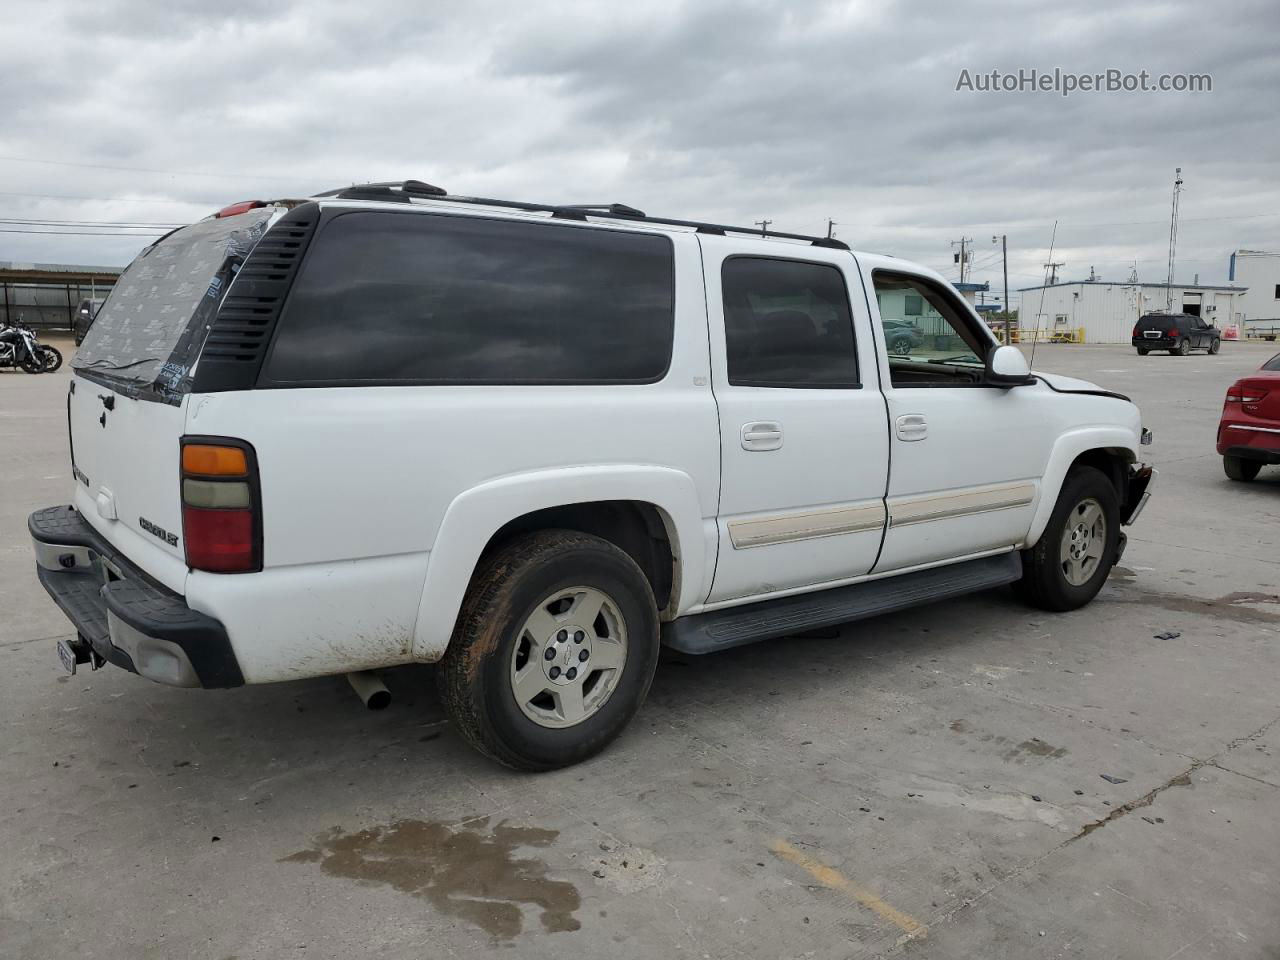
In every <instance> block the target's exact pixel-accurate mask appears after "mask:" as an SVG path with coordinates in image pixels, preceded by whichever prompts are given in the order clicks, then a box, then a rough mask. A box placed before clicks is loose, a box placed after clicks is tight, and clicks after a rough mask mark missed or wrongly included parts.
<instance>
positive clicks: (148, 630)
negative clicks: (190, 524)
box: [27, 506, 244, 688]
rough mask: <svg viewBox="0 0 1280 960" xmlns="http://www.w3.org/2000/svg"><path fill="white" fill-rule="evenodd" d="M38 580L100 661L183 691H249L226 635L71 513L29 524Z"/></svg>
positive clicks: (54, 511) (49, 514) (56, 511)
mask: <svg viewBox="0 0 1280 960" xmlns="http://www.w3.org/2000/svg"><path fill="white" fill-rule="evenodd" d="M27 530H28V531H29V532H30V534H31V545H32V548H33V549H34V551H35V555H36V573H37V575H38V576H39V578H40V583H41V585H42V586H43V587H44V588H45V590H47V591H48V593H49V596H50V597H52V598H53V601H54V603H56V604H57V605H58V606H59V607H60V608H61V609H62V612H63V613H65V614H66V615H67V618H68V619H69V620H70V621H71V623H72V624H73V625H74V626H75V628H76V632H77V633H78V634H79V635H80V637H81V638H82V640H83V642H84V643H86V644H88V645H89V647H91V648H92V650H93V652H94V653H95V654H96V655H97V656H98V657H100V658H102V659H103V660H106V661H108V662H109V663H113V664H115V665H116V666H118V667H123V668H124V669H126V670H129V671H131V672H133V673H137V674H139V675H141V676H144V677H147V678H148V679H151V680H155V681H157V682H159V683H166V684H169V685H171V686H178V687H207V688H213V687H238V686H241V685H242V684H243V683H244V676H243V674H242V673H241V671H240V665H239V663H238V662H237V661H236V657H235V653H234V652H233V651H232V648H231V642H230V640H229V639H228V638H227V631H226V630H225V629H224V628H223V626H222V624H221V623H219V622H218V621H217V620H214V619H213V618H212V617H208V616H206V615H204V614H202V613H197V612H196V611H194V610H192V609H191V608H190V607H188V606H187V604H186V601H185V600H184V599H183V598H182V597H181V596H179V595H178V594H176V593H173V592H172V591H170V590H168V589H166V588H165V587H162V586H160V585H159V584H156V583H154V582H153V581H151V580H150V579H148V578H147V576H146V575H145V574H144V573H142V571H141V570H139V569H138V568H137V567H135V566H134V565H133V564H132V563H130V562H129V560H128V559H127V558H126V557H124V556H123V555H122V554H120V553H119V552H117V551H116V550H115V548H114V547H112V546H111V544H110V543H108V542H107V541H106V540H105V539H103V537H102V536H101V535H100V534H99V533H98V532H97V531H96V530H94V529H93V527H92V526H90V524H89V523H88V521H86V520H85V519H84V517H82V516H81V515H80V513H79V512H78V511H76V509H75V508H74V507H70V506H63V507H46V508H45V509H43V510H37V511H36V512H35V513H33V514H31V516H30V517H29V518H28V519H27Z"/></svg>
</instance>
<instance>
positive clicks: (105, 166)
mask: <svg viewBox="0 0 1280 960" xmlns="http://www.w3.org/2000/svg"><path fill="white" fill-rule="evenodd" d="M0 160H8V161H9V162H11V163H40V164H47V165H49V166H53V167H80V168H83V169H89V170H123V171H125V172H126V173H163V174H166V175H169V176H177V177H213V178H215V179H224V180H259V181H261V180H294V179H297V176H296V175H294V174H290V175H289V176H279V175H276V174H270V173H267V174H248V173H208V172H206V171H203V170H158V169H156V168H155V167H126V166H116V165H114V164H109V163H77V162H75V161H73V160H45V159H42V158H39V157H7V156H0ZM334 179H338V180H340V179H342V178H339V177H335V178H334Z"/></svg>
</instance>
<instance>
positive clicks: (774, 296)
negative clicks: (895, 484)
mask: <svg viewBox="0 0 1280 960" xmlns="http://www.w3.org/2000/svg"><path fill="white" fill-rule="evenodd" d="M700 240H701V243H702V249H703V263H704V272H705V274H706V282H707V303H708V308H709V310H708V313H709V320H710V330H711V338H710V345H711V370H712V384H713V387H714V390H715V396H716V401H717V404H718V407H719V418H720V443H721V470H722V474H721V477H722V478H721V490H720V509H719V517H718V520H717V523H718V529H719V539H720V551H719V559H718V561H717V564H716V573H715V580H714V583H713V584H712V589H711V594H710V596H709V597H708V601H709V602H713V603H714V602H720V601H732V600H735V599H740V598H743V597H749V596H761V595H765V594H770V593H776V592H779V591H786V590H794V589H799V588H804V587H808V586H812V585H816V584H820V583H828V582H831V581H838V580H844V579H847V578H850V577H856V576H860V575H862V574H865V573H867V572H868V571H869V570H870V569H871V567H872V565H873V564H874V563H875V559H876V554H877V552H878V551H879V548H880V538H881V535H882V533H883V529H884V522H885V507H884V491H885V483H886V480H887V472H888V443H889V440H888V425H887V422H886V419H885V406H884V398H883V397H882V396H881V394H880V391H879V389H878V377H877V373H876V367H875V350H874V347H873V345H872V341H871V330H870V321H869V319H868V317H867V314H866V308H865V301H863V300H861V299H857V300H852V301H851V298H850V296H849V292H850V291H851V290H853V291H857V290H859V289H860V286H859V282H858V278H857V274H856V265H855V263H854V260H853V258H852V256H851V255H850V254H849V253H847V252H845V251H836V250H829V249H822V248H813V247H790V246H786V245H783V244H779V243H776V242H773V243H771V242H767V241H747V242H746V243H745V244H744V242H743V241H741V240H734V241H730V240H728V239H726V238H722V237H716V236H702V237H701V238H700ZM744 247H745V248H746V249H744Z"/></svg>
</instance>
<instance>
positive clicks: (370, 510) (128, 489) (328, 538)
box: [72, 205, 1139, 683]
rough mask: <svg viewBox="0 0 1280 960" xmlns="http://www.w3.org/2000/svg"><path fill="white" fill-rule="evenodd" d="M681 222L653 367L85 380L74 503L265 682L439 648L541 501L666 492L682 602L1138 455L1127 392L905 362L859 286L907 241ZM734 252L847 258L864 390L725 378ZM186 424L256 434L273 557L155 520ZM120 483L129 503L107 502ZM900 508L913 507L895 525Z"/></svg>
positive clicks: (949, 538)
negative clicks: (909, 379) (460, 377)
mask: <svg viewBox="0 0 1280 960" xmlns="http://www.w3.org/2000/svg"><path fill="white" fill-rule="evenodd" d="M398 209H401V210H403V207H399V208H398ZM454 209H457V205H455V206H454ZM458 212H461V213H465V214H470V213H473V212H476V211H474V210H473V209H471V208H466V207H462V208H461V209H459V210H458ZM483 213H484V215H485V216H490V217H492V216H508V215H512V214H508V213H504V212H501V211H499V212H495V211H493V210H484V211H483ZM513 216H517V217H521V218H527V216H528V215H523V214H515V215H513ZM608 226H609V228H610V229H619V228H621V229H638V230H652V229H656V228H653V227H651V226H647V225H638V224H634V223H626V222H623V223H621V224H609V225H608ZM592 228H593V227H592V225H590V224H585V225H582V229H592ZM666 232H667V233H668V234H669V235H670V236H671V239H672V242H673V244H674V252H675V267H676V281H675V282H676V297H675V309H676V320H675V344H674V351H673V357H672V362H671V366H670V369H669V371H668V373H667V375H666V376H665V377H664V379H662V380H661V381H660V382H658V383H654V384H649V385H634V386H632V385H622V386H539V387H529V386H522V387H517V386H511V387H491V386H476V387H457V386H422V387H413V386H409V387H403V386H400V387H331V388H314V389H313V388H307V389H281V390H253V391H243V392H228V393H217V394H205V395H192V396H190V397H188V398H186V400H185V401H184V403H183V405H182V406H181V407H172V406H165V405H162V404H156V403H145V402H139V401H132V400H127V399H124V398H119V399H117V401H116V403H117V407H116V410H115V411H113V413H112V414H109V420H108V427H107V428H106V429H105V430H104V429H103V428H102V427H101V426H100V425H99V424H98V423H97V422H96V420H97V418H98V417H99V415H100V413H101V404H100V402H99V401H98V400H97V396H96V395H97V394H98V393H105V392H106V391H105V389H103V388H98V387H97V386H96V385H95V384H92V383H89V382H87V381H81V382H80V384H79V386H78V387H77V396H76V397H75V398H73V401H74V402H73V404H72V421H73V431H74V433H75V436H76V437H77V446H76V455H77V465H78V466H80V467H81V468H82V469H83V470H84V472H85V473H86V474H87V475H88V476H89V477H90V479H91V482H90V485H89V486H88V487H85V486H84V485H83V484H80V483H77V491H76V495H75V503H76V506H77V507H78V508H79V509H80V510H81V511H82V512H84V513H85V514H86V516H88V517H89V518H90V520H91V522H93V523H94V525H95V526H96V527H98V529H100V530H101V531H102V532H103V533H104V534H105V535H106V536H107V537H108V538H109V539H110V540H111V541H112V543H114V544H115V545H116V546H117V547H118V548H119V549H120V550H121V551H122V552H123V553H125V555H127V556H128V557H129V558H130V559H131V560H132V561H133V562H134V563H136V564H137V565H138V566H139V567H141V568H142V569H144V570H145V571H147V572H148V573H150V574H151V575H152V576H154V577H155V578H156V579H157V580H159V581H160V582H162V583H164V584H165V585H166V586H169V587H170V588H171V589H173V590H176V591H178V592H181V593H184V594H185V596H186V598H187V602H188V603H189V604H190V606H191V607H193V608H194V609H196V610H199V611H201V612H203V613H206V614H208V615H210V616H212V617H215V618H216V619H218V620H220V621H222V623H223V624H224V625H225V626H226V628H227V631H228V634H229V636H230V639H231V643H232V646H233V649H234V650H235V653H236V657H237V659H238V660H239V662H240V666H241V669H242V671H243V673H244V675H245V678H246V680H247V681H248V682H253V683H256V682H268V681H274V680H285V679H291V678H296V677H304V676H316V675H323V674H332V673H341V672H346V671H350V670H361V669H369V668H376V667H382V666H389V665H393V664H397V663H405V662H411V661H431V660H436V659H438V658H439V657H440V656H442V655H443V653H444V652H445V649H446V648H447V645H448V643H449V639H450V636H451V634H452V632H453V628H454V623H455V620H456V617H457V612H458V609H459V606H460V604H461V601H462V598H463V596H464V595H465V592H466V589H467V586H468V583H469V581H470V579H471V576H472V572H473V571H474V569H475V565H476V563H477V561H478V559H479V557H480V554H481V551H482V550H483V549H484V547H485V545H486V543H487V542H488V541H489V539H490V537H492V535H493V534H494V533H495V532H496V531H498V530H499V529H500V528H501V527H503V526H504V525H505V524H507V523H508V522H510V521H512V520H514V519H517V518H519V517H521V516H523V515H525V514H528V513H530V512H532V511H536V510H541V509H544V508H548V507H554V506H559V505H564V504H574V503H583V502H591V501H600V500H634V501H641V502H644V503H649V504H652V505H653V506H655V507H656V508H657V510H658V513H659V515H660V516H661V518H662V521H663V524H664V525H665V527H666V531H667V534H668V537H669V538H670V541H671V544H672V549H673V553H674V554H675V560H676V565H675V582H674V586H673V602H672V603H671V605H670V606H669V608H668V610H667V611H665V613H664V615H665V616H666V617H668V618H670V617H674V616H679V615H685V614H689V613H693V612H697V611H700V610H704V609H710V608H715V607H723V606H736V605H740V604H744V603H750V602H754V601H757V600H761V599H767V598H770V597H776V596H785V595H788V594H791V593H797V592H808V591H812V590H818V589H823V588H826V587H831V586H838V585H841V584H845V583H850V582H857V581H859V580H861V579H868V578H878V577H880V576H883V575H885V573H886V572H887V571H888V572H901V571H905V570H907V569H917V568H921V567H925V566H932V565H937V564H940V563H949V562H955V561H958V560H961V559H966V558H969V557H972V556H975V555H980V554H983V553H990V552H999V551H1001V550H1009V549H1015V548H1017V547H1020V546H1026V545H1028V544H1031V543H1033V542H1034V541H1035V539H1036V537H1037V536H1039V533H1040V531H1041V530H1043V528H1044V524H1045V523H1046V522H1047V519H1048V513H1049V511H1051V509H1052V506H1053V502H1054V499H1055V498H1056V496H1057V492H1058V489H1059V487H1060V485H1061V483H1062V478H1063V476H1064V475H1065V472H1066V469H1067V468H1068V466H1069V465H1070V463H1071V461H1072V459H1074V457H1076V456H1077V455H1079V454H1080V453H1082V452H1084V451H1086V450H1089V449H1095V448H1100V447H1101V448H1109V449H1120V450H1124V451H1127V452H1128V453H1129V454H1133V455H1136V452H1137V443H1138V432H1139V426H1138V418H1137V411H1136V410H1135V409H1134V408H1133V407H1132V406H1126V405H1124V404H1120V403H1117V401H1115V400H1113V399H1104V398H1100V397H1087V396H1065V395H1061V394H1057V393H1054V392H1053V391H1051V390H1050V389H1049V388H1048V387H1047V386H1045V385H1043V384H1036V385H1034V386H1026V387H1018V388H1015V389H1012V390H996V389H994V388H985V387H982V388H970V389H946V390H942V389H932V390H928V389H924V390H921V389H915V390H908V389H895V388H893V387H892V386H891V385H889V376H888V362H887V358H886V354H885V345H884V343H883V337H882V334H881V331H880V324H879V322H878V317H877V316H876V315H875V313H874V306H873V305H874V298H868V297H867V295H866V290H865V287H864V284H865V283H869V282H870V270H871V269H874V268H875V267H876V266H884V267H885V268H886V269H889V268H891V269H894V270H897V271H899V272H902V271H916V269H917V268H914V267H912V266H911V265H909V264H906V263H903V262H901V261H896V260H892V261H891V260H887V259H882V258H876V257H857V258H855V256H854V255H851V254H849V253H848V252H846V251H840V250H832V249H823V248H815V247H811V246H808V245H806V244H794V243H785V242H782V241H773V240H760V239H753V238H732V239H730V238H725V237H718V236H699V235H696V234H693V233H690V232H687V231H681V230H674V229H673V230H668V231H666ZM730 254H748V255H751V254H757V255H766V256H774V257H793V258H795V259H801V260H809V261H817V262H822V263H828V264H831V265H833V266H836V267H837V268H838V269H840V270H842V271H843V273H844V276H845V279H846V285H847V287H848V290H849V294H850V300H851V309H852V316H853V322H854V332H855V338H856V342H857V349H858V364H859V373H860V378H861V381H862V386H861V388H860V389H856V390H852V389H850V390H775V389H768V388H741V387H732V386H730V385H729V384H728V382H727V373H726V368H725V337H724V326H723V316H722V311H721V297H720V281H719V276H720V263H721V262H722V260H723V259H724V257H725V256H728V255H730ZM704 267H705V269H704ZM919 272H920V273H921V274H922V275H924V276H929V277H934V278H937V275H936V274H932V273H930V272H929V271H924V270H920V271H919ZM937 279H940V278H937ZM869 300H870V304H871V305H869V303H868V301H869ZM912 414H919V415H922V416H923V417H924V418H925V420H926V421H927V435H926V436H925V437H924V438H923V439H913V440H910V441H907V440H901V439H898V438H897V437H895V436H893V435H892V434H891V425H892V424H893V423H894V422H895V420H896V418H898V417H900V416H907V415H912ZM755 422H764V423H776V424H778V425H780V427H781V431H782V434H783V436H782V442H781V443H780V444H779V445H777V446H776V448H772V449H771V447H773V444H772V442H771V440H769V438H765V439H764V440H763V441H761V442H760V443H759V444H758V448H757V449H744V447H743V444H742V439H743V438H742V437H741V430H742V427H743V426H744V425H745V424H748V423H755ZM94 430H97V431H99V433H100V434H101V435H103V438H102V439H99V435H95V434H94V433H93V431H94ZM184 433H185V434H204V435H212V436H228V437H237V438H240V439H243V440H245V441H248V442H249V443H251V444H252V445H253V447H254V449H255V450H256V452H257V458H258V463H259V469H260V474H261V491H262V509H263V545H264V569H263V570H262V572H260V573H253V574H242V575H218V574H210V573H203V572H188V570H187V568H186V566H185V563H184V560H183V554H182V548H181V546H180V545H179V546H178V547H176V548H174V547H169V546H168V545H166V544H164V543H162V542H161V541H160V540H159V539H157V538H156V537H154V536H151V535H148V534H146V533H144V532H142V531H141V529H140V528H139V526H138V522H137V518H138V517H139V516H144V517H146V518H147V519H148V520H149V521H151V522H153V523H155V524H158V525H160V526H162V527H164V528H165V529H172V530H174V531H176V532H179V533H180V532H181V513H180V503H179V495H178V440H179V437H180V436H182V435H183V434H184ZM106 434H110V436H111V441H110V442H107V441H106V439H105V435H106ZM80 437H90V438H93V439H92V440H86V441H84V442H83V444H82V442H81V441H80V439H79V438H80ZM890 465H892V469H890ZM100 486H105V487H108V488H109V489H110V490H111V493H112V497H113V501H112V502H113V504H114V507H115V509H116V512H117V515H118V517H119V519H116V520H107V519H103V518H100V517H99V516H98V513H97V499H98V494H99V492H100V490H99V489H98V488H99V487H100ZM886 496H887V500H886ZM1000 497H1004V498H1005V499H1009V500H1016V501H1017V502H1016V503H1011V504H1010V505H1008V506H1006V507H1002V508H1000V509H992V510H984V511H983V512H974V513H971V514H964V513H963V512H962V513H960V514H958V515H957V514H955V513H954V511H953V512H952V513H950V514H948V512H947V509H946V508H945V503H952V505H953V506H954V504H955V503H963V504H968V505H970V506H972V505H974V504H977V505H978V506H982V505H984V504H985V505H987V506H990V505H991V503H993V502H997V501H999V498H1000ZM948 498H950V499H948ZM956 498H959V499H956ZM993 498H994V499H993ZM895 510H897V511H898V512H899V515H900V516H901V517H902V518H904V522H903V523H902V524H901V525H900V526H898V527H896V528H895V526H893V525H892V523H890V524H889V525H888V527H887V529H886V518H889V517H892V515H893V514H894V511H895ZM935 513H936V514H938V516H932V514H935ZM912 518H914V522H905V520H909V519H912ZM882 541H883V544H882Z"/></svg>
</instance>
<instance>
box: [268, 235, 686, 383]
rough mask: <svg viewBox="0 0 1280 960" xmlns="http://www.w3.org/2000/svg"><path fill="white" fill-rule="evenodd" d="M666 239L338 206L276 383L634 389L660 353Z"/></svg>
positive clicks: (300, 285)
mask: <svg viewBox="0 0 1280 960" xmlns="http://www.w3.org/2000/svg"><path fill="white" fill-rule="evenodd" d="M674 299H675V295H674V286H673V261H672V248H671V242H670V241H669V240H668V239H667V238H666V237H661V236H655V235H652V234H636V233H626V232H622V231H610V230H592V229H583V228H575V227H566V226H559V225H555V224H540V223H524V222H516V221H509V220H482V219H479V218H475V217H450V216H433V215H427V214H400V213H388V212H374V211H369V212H355V213H346V214H341V215H339V216H337V217H335V218H334V219H333V220H332V221H330V222H329V224H328V225H327V226H325V227H323V228H322V229H321V232H320V234H319V236H317V237H316V239H315V240H314V241H313V242H312V245H311V249H310V251H309V253H308V255H307V259H306V262H305V263H304V264H303V267H302V271H301V273H300V274H299V276H298V280H297V282H296V283H295V285H294V288H293V291H292V292H291V293H290V296H289V302H288V305H287V306H286V308H285V312H284V315H283V316H282V317H281V319H280V324H279V329H278V332H277V334H276V340H275V343H274V344H273V345H272V352H271V356H270V359H269V360H268V363H267V368H266V374H265V379H266V380H267V381H269V382H275V383H291V384H307V383H333V382H375V383H423V382H427V383H509V384H537V383H564V382H579V383H585V382H599V383H644V382H652V381H654V380H658V379H660V378H661V377H662V376H663V374H664V373H665V372H666V370H667V366H668V364H669V363H670V360H671V342H672V330H673V323H674Z"/></svg>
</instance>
